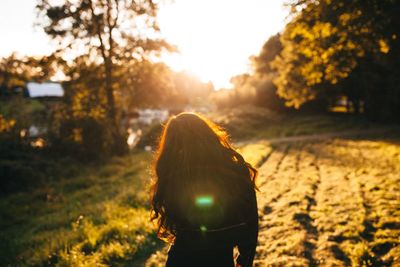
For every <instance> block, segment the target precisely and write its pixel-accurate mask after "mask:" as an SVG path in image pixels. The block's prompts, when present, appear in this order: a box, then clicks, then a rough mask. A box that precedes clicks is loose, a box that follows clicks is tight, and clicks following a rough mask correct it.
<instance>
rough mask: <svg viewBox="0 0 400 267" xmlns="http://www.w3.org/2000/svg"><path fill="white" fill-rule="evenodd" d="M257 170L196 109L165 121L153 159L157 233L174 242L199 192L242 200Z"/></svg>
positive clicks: (224, 134)
mask: <svg viewBox="0 0 400 267" xmlns="http://www.w3.org/2000/svg"><path fill="white" fill-rule="evenodd" d="M257 174H258V172H257V170H256V169H255V168H254V167H253V166H252V165H251V164H250V163H248V162H246V161H245V160H244V159H243V157H242V156H241V155H240V154H239V153H238V152H237V151H236V150H235V149H234V148H233V147H232V146H231V144H230V142H229V138H228V135H227V133H226V132H225V131H224V130H222V128H220V127H219V126H217V125H216V124H214V123H212V122H211V121H209V120H208V119H206V118H204V117H203V116H201V115H199V114H196V113H188V112H184V113H180V114H179V115H177V116H173V117H171V118H170V119H169V120H168V122H167V123H166V125H165V127H164V130H163V132H162V134H161V137H160V139H159V145H158V150H157V152H156V154H155V161H154V179H153V185H152V192H151V194H152V202H151V204H152V217H151V219H152V220H153V221H154V220H155V221H157V224H158V231H157V234H158V236H159V237H160V238H161V239H163V240H166V241H167V242H172V241H173V240H174V238H175V235H176V230H177V228H178V227H179V225H180V223H181V222H182V221H184V217H185V215H184V212H183V211H184V210H185V205H186V204H187V203H188V202H190V201H191V200H192V199H193V196H194V195H198V194H200V193H202V192H212V193H213V195H214V196H216V197H217V198H218V199H220V200H222V201H223V200H224V199H228V198H231V199H232V198H234V199H235V201H236V200H237V199H239V200H240V199H241V198H242V199H243V201H245V194H244V193H243V186H245V187H247V188H251V190H254V189H257V188H256V185H255V180H256V177H257Z"/></svg>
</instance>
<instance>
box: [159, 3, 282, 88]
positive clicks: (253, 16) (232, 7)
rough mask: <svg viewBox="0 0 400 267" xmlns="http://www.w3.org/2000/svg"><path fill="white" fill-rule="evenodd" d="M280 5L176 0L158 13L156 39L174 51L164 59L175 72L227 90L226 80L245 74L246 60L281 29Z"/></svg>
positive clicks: (227, 83) (228, 84)
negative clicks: (176, 51) (160, 38)
mask: <svg viewBox="0 0 400 267" xmlns="http://www.w3.org/2000/svg"><path fill="white" fill-rule="evenodd" d="M285 14H286V13H285V10H284V8H283V7H282V2H281V1H265V0H247V1H244V0H237V1H228V0H220V1H211V0H204V1H194V0H185V1H183V0H176V1H174V2H173V3H168V4H165V5H164V6H162V7H161V8H160V11H159V15H158V18H159V24H160V28H161V33H162V35H163V36H165V37H166V39H167V40H168V41H169V42H171V43H172V44H175V45H177V46H178V49H179V51H180V53H179V54H174V55H164V56H163V60H165V61H166V62H167V64H168V65H170V66H171V67H172V68H173V69H175V70H178V71H180V70H186V71H189V72H191V73H194V74H195V75H196V76H198V77H199V78H200V79H201V80H202V81H204V82H208V81H212V82H213V83H214V85H215V88H216V89H219V88H222V87H223V88H229V87H230V86H231V85H230V83H229V80H230V78H231V77H232V76H234V75H236V74H239V73H243V72H246V71H247V70H248V68H249V57H250V56H251V55H253V54H256V53H258V52H259V51H260V49H261V47H262V45H263V43H264V42H265V41H266V40H267V39H268V37H269V36H270V35H272V34H274V33H276V32H278V31H280V30H281V29H282V28H283V25H284V18H285Z"/></svg>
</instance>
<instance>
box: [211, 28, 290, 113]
mask: <svg viewBox="0 0 400 267" xmlns="http://www.w3.org/2000/svg"><path fill="white" fill-rule="evenodd" d="M281 50H282V44H281V42H280V35H279V34H276V35H273V36H271V37H270V38H269V39H268V40H267V42H265V44H264V45H263V47H262V49H261V51H260V53H259V54H258V55H256V56H252V57H250V60H251V63H252V70H251V72H250V73H244V74H239V75H237V76H234V77H232V78H231V84H232V85H233V89H234V90H232V91H221V92H215V93H214V94H213V95H212V97H211V99H212V100H213V101H214V102H215V103H216V104H217V105H218V106H219V107H221V108H223V107H234V106H237V105H242V104H251V105H256V106H259V107H266V108H269V109H271V110H273V111H274V112H284V111H287V109H286V108H285V105H284V101H283V99H282V98H280V97H279V96H278V95H277V89H276V86H275V84H273V82H272V80H273V79H274V78H275V77H276V75H277V73H276V72H275V70H274V69H273V68H272V66H271V62H272V61H273V60H274V59H275V57H276V56H277V55H279V53H280V52H281Z"/></svg>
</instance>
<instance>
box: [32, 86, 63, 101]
mask: <svg viewBox="0 0 400 267" xmlns="http://www.w3.org/2000/svg"><path fill="white" fill-rule="evenodd" d="M26 89H27V93H28V97H30V98H60V97H63V96H64V89H63V88H62V86H61V84H60V83H52V82H46V83H35V82H28V83H27V84H26Z"/></svg>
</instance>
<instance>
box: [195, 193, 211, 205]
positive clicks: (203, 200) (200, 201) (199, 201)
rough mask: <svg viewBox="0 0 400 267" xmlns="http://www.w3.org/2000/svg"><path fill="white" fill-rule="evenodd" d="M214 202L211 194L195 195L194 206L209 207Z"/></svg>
mask: <svg viewBox="0 0 400 267" xmlns="http://www.w3.org/2000/svg"><path fill="white" fill-rule="evenodd" d="M213 204H214V198H213V197H212V196H208V195H204V196H198V197H196V206H198V207H211V206H212V205H213Z"/></svg>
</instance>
